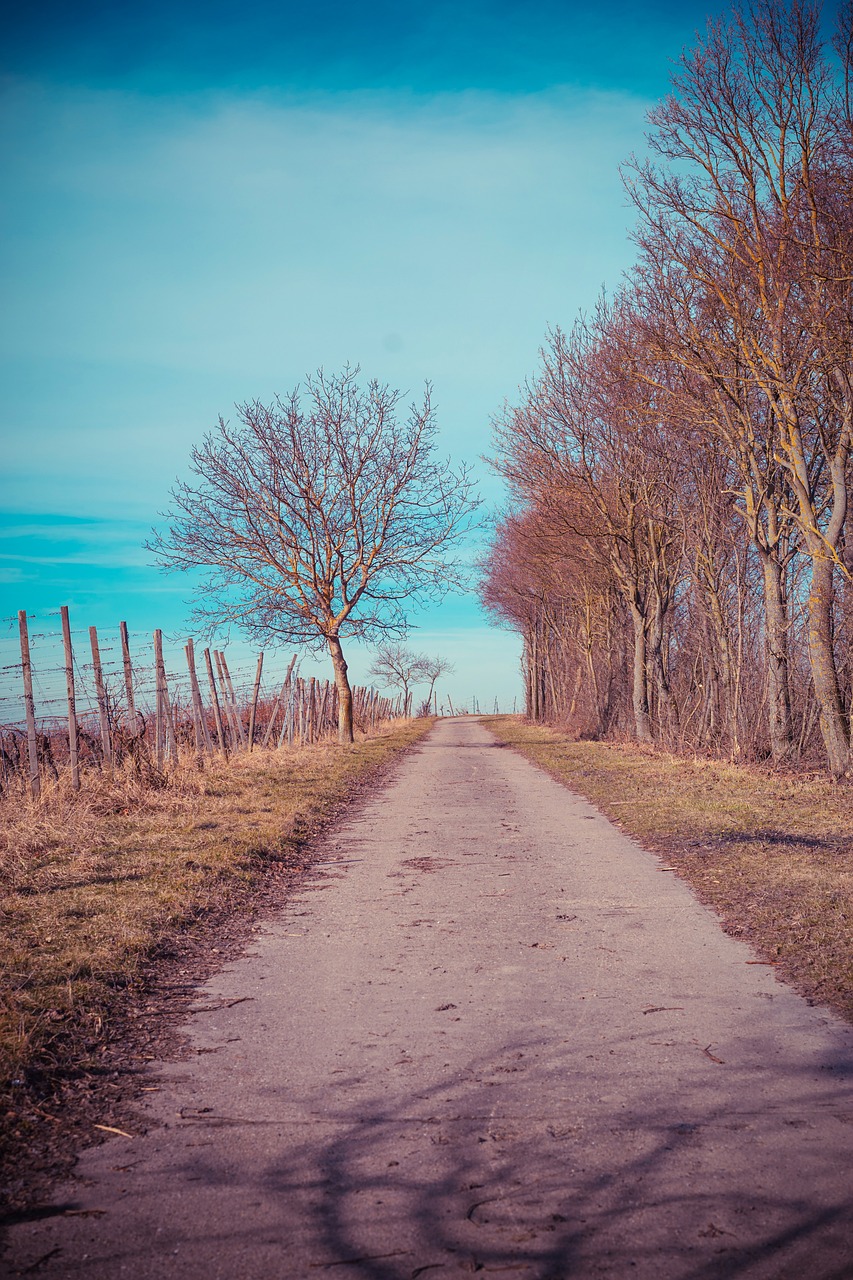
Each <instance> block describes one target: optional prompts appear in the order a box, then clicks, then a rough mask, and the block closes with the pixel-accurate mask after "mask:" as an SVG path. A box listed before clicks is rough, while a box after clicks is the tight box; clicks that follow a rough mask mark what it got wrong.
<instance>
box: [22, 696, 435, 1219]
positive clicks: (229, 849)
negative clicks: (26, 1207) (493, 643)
mask: <svg viewBox="0 0 853 1280" xmlns="http://www.w3.org/2000/svg"><path fill="white" fill-rule="evenodd" d="M431 723H432V722H431V721H429V720H421V721H406V722H402V723H400V724H396V725H391V726H390V727H388V728H387V729H386V730H385V731H384V732H380V733H379V734H377V735H375V736H373V737H371V738H368V739H365V740H363V741H361V742H358V743H357V744H356V745H355V746H353V747H347V748H341V747H338V746H336V745H331V744H322V745H318V746H313V747H307V748H302V749H297V750H287V749H284V750H280V751H273V752H264V751H259V752H255V753H253V754H252V755H245V754H243V755H239V756H236V757H234V758H233V759H232V760H231V761H230V763H229V764H228V765H222V764H215V765H212V766H210V767H209V768H208V769H206V770H205V771H204V772H198V771H197V770H195V769H194V768H193V767H192V766H191V764H189V765H188V766H187V767H182V768H178V769H176V770H175V771H174V772H173V773H172V774H171V775H170V776H169V777H168V779H167V780H165V781H164V782H163V785H161V786H160V787H159V788H152V787H151V786H142V785H141V784H140V783H139V782H138V781H136V780H134V778H133V777H132V776H131V775H129V774H123V775H119V776H117V777H114V778H112V779H108V778H107V777H106V776H103V777H101V778H100V779H99V780H98V781H97V782H95V783H91V782H90V783H89V784H88V785H87V786H86V787H85V789H84V790H83V791H81V792H80V793H78V794H77V795H75V794H74V793H72V792H71V791H70V790H67V789H64V788H59V789H57V790H56V791H54V792H53V794H52V795H50V796H49V797H48V798H47V802H46V803H43V804H39V805H27V804H22V803H20V802H18V804H17V806H14V805H13V804H12V803H11V802H10V801H7V802H6V805H5V812H3V813H0V818H2V819H3V824H2V827H0V918H2V922H3V927H2V931H0V1177H2V1184H3V1186H4V1190H5V1193H6V1197H7V1198H8V1200H9V1201H10V1202H11V1203H13V1204H15V1203H17V1204H19V1205H20V1204H21V1203H24V1202H25V1201H26V1199H27V1198H28V1197H31V1193H32V1187H31V1186H30V1185H29V1180H28V1178H27V1169H28V1168H31V1167H35V1166H40V1167H42V1168H43V1169H44V1170H46V1171H48V1172H49V1171H50V1170H51V1168H53V1167H55V1166H56V1163H57V1159H56V1154H57V1152H56V1149H57V1140H58V1139H59V1138H60V1137H61V1131H63V1130H68V1129H69V1126H70V1127H71V1128H73V1127H74V1116H75V1112H79V1110H80V1107H81V1106H82V1105H83V1103H82V1098H83V1095H84V1094H87V1096H88V1102H87V1105H86V1107H85V1108H84V1109H85V1110H86V1126H88V1127H89V1129H91V1126H92V1124H94V1123H95V1119H96V1118H97V1116H98V1115H100V1116H101V1118H104V1112H103V1107H104V1106H107V1108H109V1095H110V1091H111V1090H112V1092H113V1093H117V1092H120V1089H118V1086H117V1085H116V1083H115V1079H116V1075H117V1074H120V1070H121V1064H122V1062H123V1061H124V1059H125V1058H126V1060H127V1062H128V1063H139V1062H140V1061H141V1060H144V1059H145V1058H146V1057H147V1058H150V1057H153V1056H155V1054H154V1053H145V1052H141V1051H140V1047H141V1046H142V1048H144V1047H146V1045H147V1046H148V1047H152V1048H154V1047H156V1022H157V1018H158V1016H159V1015H160V1014H161V1013H162V1010H163V1005H162V1002H161V1001H158V999H157V995H158V988H162V989H166V988H168V990H170V991H178V992H185V993H188V992H190V991H191V989H192V985H193V983H194V982H195V981H196V980H197V979H198V977H199V976H203V974H204V972H205V971H206V970H205V967H204V966H202V967H201V969H199V966H198V965H197V964H196V965H194V964H193V963H192V958H193V955H194V954H195V953H196V952H198V951H199V950H206V953H207V955H208V960H209V958H210V953H211V952H212V953H216V952H217V951H218V950H219V949H220V948H219V947H217V946H214V943H219V942H220V941H221V942H222V944H223V945H222V950H223V951H224V950H227V940H228V937H229V936H231V935H233V936H236V935H235V933H234V929H231V930H230V934H229V923H231V924H233V923H234V922H235V921H237V922H239V921H240V919H241V918H242V919H243V924H244V926H245V920H246V919H250V918H251V914H252V911H253V910H254V909H255V908H257V907H258V906H259V905H261V904H262V903H263V902H264V901H265V900H278V901H280V900H281V897H282V894H283V893H284V892H286V888H287V881H288V879H291V878H293V877H294V876H295V875H297V874H298V873H299V872H301V871H302V870H304V862H305V860H306V851H305V845H306V842H307V841H308V840H309V839H311V838H312V837H313V836H314V835H316V834H317V832H318V830H319V829H320V828H321V827H322V826H323V825H324V824H325V823H326V822H327V821H329V820H330V818H331V817H332V816H334V814H335V813H336V812H337V811H338V810H339V809H340V807H341V805H342V804H343V803H344V802H345V801H347V800H348V799H351V798H352V797H353V796H354V794H356V793H357V792H359V791H361V792H364V791H367V790H369V788H370V786H371V785H372V783H373V782H374V781H375V780H376V779H377V777H378V774H379V773H380V771H381V770H382V768H383V766H384V765H385V764H386V763H387V762H388V761H389V760H391V759H392V758H393V757H394V756H395V755H397V754H398V753H399V752H400V751H401V750H403V749H405V748H407V747H408V746H410V745H411V744H412V743H414V742H415V741H417V740H418V738H420V737H422V736H423V734H424V733H425V732H426V731H427V729H428V728H429V727H430V726H431ZM308 856H309V857H310V855H308ZM265 894H266V899H265V897H264V895H265ZM235 927H236V932H237V933H239V932H240V930H239V927H238V926H235ZM210 967H211V966H210V964H209V963H208V965H207V970H209V969H210ZM213 967H215V965H214V966H213ZM160 994H162V991H161V992H160ZM146 1020H150V1022H151V1024H152V1025H151V1027H150V1028H148V1029H147V1030H146V1029H145V1023H146ZM137 1024H138V1025H137ZM128 1046H129V1047H128ZM123 1055H124V1056H123ZM117 1067H118V1070H117ZM99 1079H100V1088H99V1083H98V1082H99ZM99 1091H100V1093H101V1094H103V1095H104V1096H103V1097H102V1098H101V1099H100V1100H99V1099H98V1098H97V1097H95V1098H92V1096H91V1095H92V1094H93V1093H94V1094H95V1095H97V1094H98V1093H99ZM99 1108H100V1110H99ZM117 1114H118V1113H117V1112H116V1113H115V1114H111V1115H109V1116H108V1119H111V1120H112V1121H113V1122H114V1123H115V1118H116V1115H117ZM86 1126H84V1127H86ZM77 1129H78V1132H77V1134H76V1135H75V1136H76V1139H77V1140H78V1141H79V1139H80V1137H81V1134H80V1132H79V1129H80V1126H79V1124H78V1125H77ZM66 1145H67V1143H66ZM59 1146H60V1147H61V1146H62V1143H61V1142H60V1143H59ZM60 1163H61V1162H60ZM22 1171H23V1172H22Z"/></svg>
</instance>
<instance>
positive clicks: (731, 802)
mask: <svg viewBox="0 0 853 1280" xmlns="http://www.w3.org/2000/svg"><path fill="white" fill-rule="evenodd" d="M484 723H485V724H486V725H487V726H488V727H489V728H490V729H491V730H492V731H493V732H494V733H496V734H497V735H498V736H499V737H500V738H501V739H503V741H505V742H507V743H509V744H510V745H511V746H513V747H515V748H516V749H517V750H519V751H521V752H522V753H523V754H524V755H526V756H528V757H529V758H530V759H531V760H534V761H535V762H536V763H537V764H539V765H541V766H542V767H543V768H544V769H547V770H548V772H549V773H551V774H552V775H553V776H554V777H555V778H558V779H559V780H560V781H561V782H565V783H567V784H568V785H569V786H570V787H571V788H572V790H574V791H577V792H579V793H580V794H581V795H584V796H586V797H587V798H588V799H589V800H591V801H592V802H593V803H594V804H596V805H597V806H598V807H599V808H600V809H601V810H602V811H603V812H604V813H606V814H607V816H608V817H609V818H610V819H611V820H612V821H613V822H614V823H615V824H616V825H617V826H619V827H620V828H621V829H622V830H623V831H625V832H626V833H627V834H629V835H632V836H635V837H636V838H637V839H638V840H639V841H641V843H642V844H643V845H644V846H645V847H646V848H648V849H652V850H655V851H657V852H659V853H661V854H663V856H664V857H665V859H666V865H668V866H671V867H673V868H674V869H675V871H676V872H677V873H678V874H679V875H680V876H682V877H683V878H684V879H685V880H687V881H688V882H689V883H690V884H691V885H692V886H693V888H694V889H695V890H696V892H697V894H698V895H699V897H700V898H701V899H702V901H704V902H706V903H708V904H709V905H710V906H712V907H713V908H714V909H715V910H716V911H717V912H718V913H719V915H720V917H721V918H722V921H723V923H724V926H725V928H726V931H727V932H728V933H730V934H732V935H734V936H736V937H739V938H743V939H744V940H746V941H747V942H749V943H750V944H751V945H752V946H753V947H754V948H755V950H756V952H757V954H758V955H759V956H760V957H761V959H763V960H764V961H766V962H767V963H769V964H772V965H774V966H776V967H777V971H778V973H779V976H780V977H781V978H783V979H784V980H786V981H787V982H790V983H791V984H792V985H793V986H794V987H796V988H797V990H799V991H801V992H802V993H803V994H804V995H806V996H808V997H809V999H811V1000H813V1001H815V1002H819V1003H823V1004H827V1005H829V1006H830V1007H831V1008H833V1009H835V1010H836V1012H838V1013H840V1014H842V1015H843V1016H844V1017H845V1018H847V1019H849V1020H851V1021H853V789H851V788H849V787H845V786H839V785H836V784H833V783H832V782H830V781H828V780H827V779H826V778H825V777H820V776H819V777H814V776H803V775H798V774H794V773H788V774H782V773H775V772H771V771H767V770H762V769H760V768H752V767H745V766H740V765H738V766H735V765H728V764H725V763H721V762H720V761H715V760H706V759H703V758H700V757H697V758H690V757H683V756H672V755H669V754H667V753H665V752H658V751H652V750H648V749H643V748H640V747H637V746H632V745H617V744H613V743H604V742H575V741H572V740H571V739H570V738H568V737H566V736H565V735H564V734H560V733H558V732H557V731H556V730H553V729H549V728H546V727H544V726H542V725H534V724H530V723H526V722H524V721H521V720H519V719H516V718H514V717H509V716H499V717H487V718H485V720H484Z"/></svg>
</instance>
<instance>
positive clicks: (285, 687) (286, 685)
mask: <svg viewBox="0 0 853 1280" xmlns="http://www.w3.org/2000/svg"><path fill="white" fill-rule="evenodd" d="M295 666H296V654H295V653H294V655H293V657H292V658H291V659H290V666H289V667H288V668H287V673H286V675H285V677H284V680H283V681H282V684H281V688H280V689H279V691H278V697H277V698H276V700H275V705H274V706H273V709H272V714H271V715H270V718H269V723H268V724H267V729H266V733H265V734H264V740H263V742H262V743H261V746H262V747H265V746H267V744H268V743H269V740H270V737H271V736H272V731H273V725H274V724H275V718H276V716H277V715H278V709H279V707H280V706H281V704H282V701H283V700H284V699H286V697H287V694H288V692H289V689H290V676H291V673H292V671H293V668H294V667H295ZM286 727H287V702H286V701H285V703H284V720H283V721H282V726H281V734H280V736H279V739H278V745H279V746H281V744H282V742H283V741H284V734H285V730H286Z"/></svg>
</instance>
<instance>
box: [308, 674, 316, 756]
mask: <svg viewBox="0 0 853 1280" xmlns="http://www.w3.org/2000/svg"><path fill="white" fill-rule="evenodd" d="M316 740H317V681H316V679H315V678H314V676H312V677H311V679H310V680H309V681H308V743H309V745H310V746H313V744H314V743H315V742H316Z"/></svg>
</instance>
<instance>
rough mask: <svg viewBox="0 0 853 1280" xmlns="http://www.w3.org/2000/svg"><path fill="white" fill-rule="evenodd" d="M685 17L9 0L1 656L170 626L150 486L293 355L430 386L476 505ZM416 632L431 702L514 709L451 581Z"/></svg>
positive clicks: (610, 271) (513, 660)
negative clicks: (434, 669) (435, 694)
mask: <svg viewBox="0 0 853 1280" xmlns="http://www.w3.org/2000/svg"><path fill="white" fill-rule="evenodd" d="M705 18H706V10H705V8H704V6H701V5H695V4H691V3H689V2H688V3H684V4H677V5H676V4H669V3H658V4H654V3H652V4H647V5H644V6H643V7H642V8H640V7H639V6H636V5H627V4H626V5H622V4H615V3H602V4H597V5H580V4H573V3H562V4H560V3H556V2H554V0H532V2H529V3H524V4H522V3H518V4H495V3H485V2H483V3H473V2H470V0H469V2H468V3H457V4H449V3H440V4H421V5H419V6H414V5H411V6H407V5H401V4H399V3H393V4H392V3H390V2H386V3H367V4H359V5H356V4H341V3H337V4H326V5H313V6H312V5H302V4H300V5H296V4H291V3H288V2H287V0H285V2H283V3H282V2H280V3H276V4H274V3H255V4H251V3H249V4H242V5H237V4H234V3H228V4H226V3H224V2H223V0H212V2H211V3H207V4H205V5H203V6H202V5H200V4H199V5H188V4H183V5H182V4H177V5H176V4H169V5H167V4H165V3H160V0H155V2H153V3H147V4H146V5H144V6H142V5H140V6H138V8H135V9H134V8H128V7H122V6H116V5H115V4H114V3H106V0H105V2H104V3H101V4H85V3H84V4H82V5H76V6H74V7H73V8H72V7H70V6H67V5H66V4H64V3H59V2H58V0H56V2H54V0H51V2H49V3H41V4H38V3H36V4H33V5H31V6H22V7H21V9H20V11H19V12H18V13H17V14H16V15H15V20H14V21H15V23H16V25H14V26H13V28H12V29H11V30H7V32H6V33H5V35H6V39H5V41H4V44H5V48H4V51H3V68H2V81H0V154H2V166H3V175H4V182H3V191H4V192H5V195H4V196H3V198H2V204H0V220H2V249H0V273H2V288H3V296H4V299H5V305H4V309H3V317H2V321H0V323H2V326H3V335H2V339H3V340H2V346H0V350H2V359H0V424H2V433H3V457H4V466H3V469H2V515H0V591H2V605H0V619H2V621H0V644H3V645H6V644H10V643H11V639H12V634H13V633H12V632H11V630H9V625H10V620H11V619H13V618H14V615H15V613H16V611H17V610H18V609H21V608H24V609H26V610H27V611H28V613H30V614H32V615H33V616H34V620H35V621H34V626H35V627H42V629H46V630H49V629H50V628H51V627H54V626H55V625H56V618H55V616H54V615H55V613H56V611H57V610H58V608H59V605H61V604H68V605H69V606H70V607H71V610H72V616H73V618H74V621H75V624H76V625H77V626H78V627H80V628H83V627H86V626H88V625H89V624H91V623H94V624H96V625H98V626H99V627H103V628H114V627H116V626H117V623H118V621H119V619H120V618H124V619H126V620H127V621H128V622H129V624H130V626H131V628H132V629H135V631H136V632H138V633H140V634H142V633H145V632H147V631H150V630H151V629H152V628H153V627H155V626H160V627H162V628H163V629H164V630H166V631H167V632H173V633H175V634H177V633H178V632H180V631H181V630H182V629H183V628H184V625H185V617H186V613H187V610H186V606H185V601H186V599H187V597H188V594H189V591H188V584H187V583H185V582H184V581H183V580H181V579H180V578H175V577H174V576H168V577H166V576H163V575H162V574H160V573H159V572H158V571H157V570H156V569H155V568H154V567H153V566H152V565H151V563H150V557H149V556H148V554H147V553H146V552H145V551H144V550H143V549H142V542H143V540H144V538H145V537H146V534H147V532H148V530H149V528H150V526H151V524H152V523H154V522H155V521H156V519H157V513H158V511H159V510H162V509H163V507H164V506H165V505H166V504H167V501H168V490H169V487H170V485H171V483H172V482H173V480H174V478H175V477H176V476H178V475H181V474H185V473H186V462H187V457H188V454H189V450H190V447H191V445H192V444H193V443H194V442H198V441H199V440H200V439H201V437H202V436H203V434H204V433H205V431H207V430H208V429H209V428H210V427H211V426H212V425H213V424H214V422H215V420H216V417H217V415H218V414H219V413H223V414H224V415H226V416H227V415H228V413H229V409H230V407H231V406H232V405H233V404H234V403H235V402H240V401H243V400H245V399H249V398H255V397H257V398H260V399H268V398H270V397H272V395H274V394H275V393H276V392H282V393H284V392H286V391H288V390H289V389H290V388H291V387H292V386H293V385H294V384H295V383H297V382H298V381H299V380H300V379H301V378H302V377H303V376H304V375H305V373H306V372H309V371H311V370H313V369H315V368H316V367H317V366H318V365H320V364H322V365H324V366H325V367H326V368H327V369H337V368H339V367H341V366H342V365H343V364H344V363H345V362H346V361H350V362H358V363H360V364H361V366H362V368H363V370H364V372H365V374H368V375H371V376H377V377H378V378H380V379H381V380H384V381H388V382H390V383H392V385H394V386H399V387H402V388H404V389H409V390H411V391H412V393H413V394H414V395H417V394H418V393H419V390H420V388H421V387H422V385H423V382H424V380H425V379H429V380H430V381H431V382H432V383H433V384H434V390H435V400H436V403H437V406H438V416H439V422H440V424H441V429H442V435H443V440H444V442H445V447H446V450H447V452H448V453H449V454H450V455H451V456H452V457H453V458H454V460H456V461H457V462H458V461H461V460H463V459H465V460H468V461H471V462H474V463H476V465H477V467H478V470H479V472H480V474H481V475H482V489H483V494H484V496H485V498H486V499H487V501H488V502H489V503H491V504H495V503H497V502H499V501H500V492H499V490H498V488H497V486H496V484H495V482H494V481H493V480H492V479H491V478H490V477H489V475H488V472H487V470H486V468H485V467H484V466H483V465H482V464H481V463H480V462H479V461H478V459H479V458H480V456H481V455H482V454H484V453H486V452H488V449H489V420H490V417H491V415H492V414H493V413H495V412H496V411H497V410H498V409H499V407H500V405H501V403H502V401H503V400H504V398H505V397H510V398H511V397H512V396H513V395H514V394H515V391H516V388H517V386H518V384H519V383H520V382H521V381H522V380H523V379H524V378H525V376H526V375H527V374H528V373H529V372H530V371H531V370H532V369H533V368H534V366H535V363H536V356H537V349H538V346H539V343H540V342H541V340H542V337H543V334H544V332H545V329H546V327H547V326H548V325H549V324H556V323H562V324H569V323H570V322H571V320H572V318H573V316H574V315H575V313H576V312H577V310H578V309H579V308H581V307H586V306H589V305H590V304H591V303H592V302H593V301H594V298H595V296H596V294H597V292H598V290H599V289H600V287H601V285H602V284H603V283H609V284H613V283H615V282H616V281H617V280H618V278H619V275H620V273H621V272H622V271H623V270H624V269H625V268H626V267H627V266H628V264H629V263H630V261H631V256H632V251H631V246H630V243H629V240H628V229H629V225H630V214H629V211H628V209H627V208H626V205H625V201H624V197H623V195H622V191H621V187H620V183H619V177H618V169H617V167H618V164H619V162H620V161H621V160H623V159H624V158H625V157H626V156H627V155H628V154H629V153H630V152H632V151H635V150H641V149H642V147H643V132H644V117H645V113H646V112H647V111H648V109H649V108H650V107H651V105H652V104H653V103H654V102H655V100H656V99H658V98H659V97H660V96H661V95H662V94H663V93H665V92H666V89H667V83H668V75H669V69H670V60H671V59H673V58H675V57H677V56H678V54H679V52H680V50H681V49H682V47H683V46H684V45H685V44H690V43H692V42H693V36H694V33H695V31H696V30H698V29H700V28H702V27H704V23H705ZM413 622H414V623H415V624H416V630H414V631H413V634H412V643H413V645H415V646H416V647H418V648H421V649H426V650H428V651H431V652H441V653H443V654H445V656H447V657H449V658H450V659H451V660H452V661H454V662H455V663H456V667H457V675H456V677H455V679H454V680H453V681H452V682H451V684H450V690H451V693H452V695H453V696H454V698H455V700H456V701H458V702H464V701H465V700H467V699H469V698H470V697H472V696H475V695H476V696H477V697H478V699H479V701H480V704H481V705H482V706H489V707H491V705H492V704H493V700H494V698H495V696H498V697H499V698H500V699H501V702H502V704H503V705H504V706H507V705H511V701H512V698H513V696H515V694H516V693H517V692H519V680H518V644H517V642H516V640H515V638H514V637H512V636H509V635H507V634H506V633H502V632H501V631H499V630H497V629H495V628H493V627H492V626H490V624H489V622H488V620H487V619H486V618H484V617H483V615H482V614H481V613H480V611H479V609H478V606H477V604H476V600H475V593H474V591H473V589H472V591H471V593H470V594H468V595H466V596H462V597H456V598H453V599H450V600H448V601H447V602H446V603H445V604H444V605H443V606H442V607H441V608H440V609H439V610H434V611H431V612H429V613H428V614H422V615H419V616H415V617H413ZM236 647H237V646H236V645H235V648H236ZM4 652H5V648H4V649H3V650H2V652H0V665H5V660H3V659H2V653H4ZM368 662H369V655H365V654H359V653H357V652H356V653H354V654H353V663H352V666H353V673H354V675H355V677H356V678H357V679H361V678H363V674H364V670H365V669H366V665H367V664H368ZM312 669H313V668H312ZM0 718H2V715H0Z"/></svg>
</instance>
